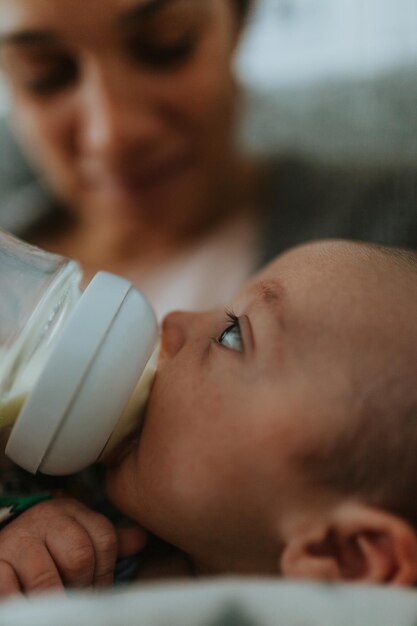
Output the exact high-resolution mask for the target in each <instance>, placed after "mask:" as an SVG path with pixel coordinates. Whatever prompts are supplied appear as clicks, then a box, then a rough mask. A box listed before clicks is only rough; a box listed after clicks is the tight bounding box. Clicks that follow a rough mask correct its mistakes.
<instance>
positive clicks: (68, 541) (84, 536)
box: [46, 506, 117, 587]
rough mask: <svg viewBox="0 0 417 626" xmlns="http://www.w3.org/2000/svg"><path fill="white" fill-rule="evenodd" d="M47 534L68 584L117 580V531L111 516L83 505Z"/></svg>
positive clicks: (50, 548)
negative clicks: (115, 571)
mask: <svg viewBox="0 0 417 626" xmlns="http://www.w3.org/2000/svg"><path fill="white" fill-rule="evenodd" d="M71 516H72V517H68V518H66V519H64V520H63V523H62V524H61V525H57V526H56V527H55V528H54V529H52V530H50V531H49V532H48V533H47V535H46V545H47V547H48V549H49V551H50V553H51V554H52V556H53V558H54V560H55V563H56V564H57V567H58V569H59V571H60V573H61V576H62V578H63V580H64V582H65V584H66V585H68V586H70V587H88V586H90V585H96V586H104V585H110V584H111V583H112V582H113V572H114V566H115V562H116V554H117V535H116V531H115V529H114V527H113V525H112V524H111V523H110V522H109V520H108V519H107V518H106V517H104V516H102V515H100V514H99V513H95V512H94V511H90V510H89V509H87V508H86V507H83V506H74V507H73V508H72V509H71Z"/></svg>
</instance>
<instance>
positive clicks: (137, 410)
mask: <svg viewBox="0 0 417 626" xmlns="http://www.w3.org/2000/svg"><path fill="white" fill-rule="evenodd" d="M158 357H159V345H158V346H157V348H156V349H155V351H154V352H153V354H152V356H151V358H150V359H149V361H148V363H147V365H146V367H145V369H144V370H143V373H142V376H141V377H140V378H139V380H138V383H137V385H136V387H135V389H134V391H133V393H132V395H131V397H130V398H129V401H128V403H127V405H126V408H125V409H124V411H123V413H122V414H121V416H120V418H119V421H118V422H117V424H116V426H115V428H114V430H113V432H112V434H111V436H110V438H109V440H108V442H107V444H106V446H105V448H104V449H103V452H102V453H101V455H100V457H99V461H106V459H107V458H108V456H109V455H110V454H111V453H112V452H113V451H114V449H115V448H116V446H118V445H119V444H120V443H121V442H122V441H123V440H124V439H126V438H127V437H128V436H129V435H130V434H131V433H132V432H135V431H137V432H140V430H141V427H142V421H143V417H144V414H145V411H146V405H147V403H148V399H149V396H150V393H151V389H152V385H153V382H154V379H155V374H156V368H157V364H158Z"/></svg>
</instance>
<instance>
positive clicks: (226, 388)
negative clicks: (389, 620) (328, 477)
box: [108, 242, 417, 573]
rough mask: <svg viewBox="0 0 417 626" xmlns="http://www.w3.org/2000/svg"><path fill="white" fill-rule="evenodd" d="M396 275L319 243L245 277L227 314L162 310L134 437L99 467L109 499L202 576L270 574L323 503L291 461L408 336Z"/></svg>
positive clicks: (363, 256)
mask: <svg viewBox="0 0 417 626" xmlns="http://www.w3.org/2000/svg"><path fill="white" fill-rule="evenodd" d="M399 271H400V270H399V269H398V268H397V267H396V266H395V264H392V262H391V263H388V262H387V263H386V267H385V266H384V261H383V260H382V261H381V262H378V263H375V262H374V260H373V259H372V256H370V255H369V254H367V253H366V251H364V249H363V248H362V247H359V246H356V245H353V244H347V243H331V242H330V243H329V242H325V243H319V244H314V245H309V246H304V247H301V248H297V249H295V250H293V251H290V252H289V253H287V254H285V255H283V256H282V257H280V258H278V260H276V261H275V262H273V263H272V264H271V265H269V266H268V267H267V268H266V269H265V270H264V271H263V272H261V273H260V274H259V275H258V276H257V277H256V278H255V279H254V280H253V281H252V282H251V283H249V284H248V285H247V287H246V288H245V289H244V290H243V291H242V292H241V293H240V294H239V296H238V297H237V299H236V300H235V302H233V303H232V304H231V308H232V310H233V313H234V314H235V315H236V316H237V318H238V319H237V321H235V320H234V318H233V319H229V318H228V315H227V314H226V313H225V312H224V311H223V310H214V311H209V312H207V313H193V314H190V313H172V314H171V315H169V316H168V317H167V318H166V319H165V321H164V324H163V336H162V353H161V358H160V364H159V368H158V373H157V377H156V381H155V385H154V389H153V392H152V396H151V400H150V404H149V409H148V412H147V416H146V420H145V424H144V429H143V433H142V436H141V440H140V443H139V445H138V446H137V447H136V448H135V449H132V450H131V451H130V452H129V454H128V455H127V456H126V457H125V458H124V459H123V461H122V462H121V464H120V465H119V466H117V467H115V468H113V469H112V470H110V472H109V477H108V488H109V493H110V497H111V498H112V500H113V501H114V502H115V503H116V505H118V506H119V507H120V508H121V509H122V510H123V511H124V512H125V513H126V514H127V515H129V516H130V517H132V518H133V519H136V520H137V521H138V522H139V523H140V524H142V525H143V526H144V527H145V528H147V529H148V530H149V531H151V532H153V533H155V534H156V535H158V536H159V537H161V538H163V539H165V540H166V541H168V542H170V543H172V544H174V545H176V546H178V547H179V548H181V549H183V550H184V551H185V552H186V553H188V554H189V555H190V556H191V557H192V558H194V559H195V561H196V562H197V563H200V564H201V566H202V567H205V568H206V569H207V570H209V571H213V572H219V571H227V572H242V573H245V572H260V573H274V572H276V571H279V555H280V551H281V548H282V545H283V544H284V543H285V541H286V537H287V535H288V533H289V532H290V531H291V528H293V527H294V524H297V523H302V521H303V516H304V515H305V512H306V511H309V514H313V511H317V514H319V512H320V509H321V508H322V507H326V506H329V503H330V501H331V499H332V497H333V496H332V495H331V494H325V493H323V492H321V491H319V490H315V491H314V492H313V490H312V489H311V487H309V488H308V487H307V481H306V480H305V477H304V476H303V475H302V473H301V471H300V470H299V468H298V466H297V464H296V462H295V459H296V457H297V456H298V455H301V454H302V453H303V450H305V449H306V448H310V447H311V446H312V445H313V446H314V445H317V446H320V445H321V444H323V445H324V444H325V441H326V438H329V437H333V436H335V434H336V433H337V432H338V430H339V429H343V428H344V426H345V425H346V423H347V421H348V420H351V419H355V416H354V413H353V411H352V406H354V404H355V403H354V397H353V398H352V395H353V394H354V391H353V390H356V389H358V388H359V389H360V388H361V384H362V381H369V380H373V379H375V380H376V379H378V377H379V378H380V376H381V375H382V372H383V367H384V363H386V359H390V358H395V355H396V352H397V348H398V346H400V345H401V348H403V347H404V349H405V350H406V349H407V346H408V345H409V344H410V345H411V343H412V341H410V337H411V335H412V340H413V341H416V340H417V338H416V336H415V335H416V331H415V330H413V327H415V326H417V324H414V325H413V324H411V323H410V320H411V316H412V315H413V314H412V313H411V312H410V311H411V310H414V314H416V311H417V301H416V296H410V300H412V302H410V301H407V302H405V300H404V298H405V295H404V292H405V290H404V288H403V285H400V282H401V281H400V280H399V279H397V277H396V276H395V272H397V273H399ZM390 273H392V275H391V274H390ZM390 277H391V280H390ZM414 317H415V319H417V315H414ZM393 327H395V329H396V331H395V333H393V332H392V329H393ZM410 333H411V335H410ZM414 345H415V344H414Z"/></svg>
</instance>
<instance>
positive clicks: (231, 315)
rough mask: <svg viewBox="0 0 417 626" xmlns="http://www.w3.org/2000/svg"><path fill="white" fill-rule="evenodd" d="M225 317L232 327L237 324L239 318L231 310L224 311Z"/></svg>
mask: <svg viewBox="0 0 417 626" xmlns="http://www.w3.org/2000/svg"><path fill="white" fill-rule="evenodd" d="M226 316H227V319H228V320H229V322H231V324H232V325H233V324H238V323H239V318H238V316H237V315H236V313H234V312H233V310H232V309H226Z"/></svg>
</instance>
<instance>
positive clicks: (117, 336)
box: [0, 231, 158, 474]
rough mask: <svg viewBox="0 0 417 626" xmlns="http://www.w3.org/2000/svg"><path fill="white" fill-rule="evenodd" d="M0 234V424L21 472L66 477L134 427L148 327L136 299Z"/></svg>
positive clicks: (101, 277) (113, 280) (123, 286)
mask: <svg viewBox="0 0 417 626" xmlns="http://www.w3.org/2000/svg"><path fill="white" fill-rule="evenodd" d="M81 277H82V273H81V270H80V267H79V265H78V264H77V263H75V262H74V261H71V260H68V259H64V258H63V257H60V256H57V255H53V254H49V253H46V252H44V251H42V250H39V249H38V248H35V247H33V246H29V245H27V244H25V243H23V242H21V241H19V240H18V239H16V238H14V237H12V236H10V235H9V234H6V233H3V232H1V231H0V427H2V428H9V429H10V431H11V432H10V436H9V439H8V443H7V446H6V454H7V455H8V456H9V457H10V458H11V459H12V460H13V461H14V462H16V463H17V464H18V465H21V466H22V467H24V468H25V469H27V470H28V471H30V472H32V473H36V472H37V471H41V472H43V473H46V474H71V473H74V472H76V471H79V470H81V469H83V468H84V467H87V466H88V465H90V464H91V463H93V462H95V461H96V460H98V459H99V458H100V457H101V456H103V454H106V453H108V452H110V451H111V450H112V449H113V448H114V447H115V446H116V445H117V444H118V443H119V442H120V441H121V439H122V438H123V437H125V436H127V435H128V434H129V432H131V431H132V430H133V429H138V428H139V427H140V418H141V414H142V413H143V411H144V407H145V405H146V401H147V398H148V395H149V391H150V388H151V384H152V380H153V376H154V373H155V369H156V358H157V351H158V328H157V323H156V320H155V315H154V313H153V311H152V309H151V307H150V305H149V303H148V302H147V300H146V299H145V298H144V296H143V295H142V294H140V293H139V292H138V291H137V290H136V289H134V287H133V286H132V285H131V284H130V283H129V282H128V281H126V280H124V279H122V278H120V277H118V276H114V275H112V274H107V273H104V272H100V273H99V274H97V275H96V276H95V277H94V278H93V280H92V281H91V283H90V284H89V285H88V286H87V288H86V290H85V291H84V292H82V291H81V289H80V281H81Z"/></svg>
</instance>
